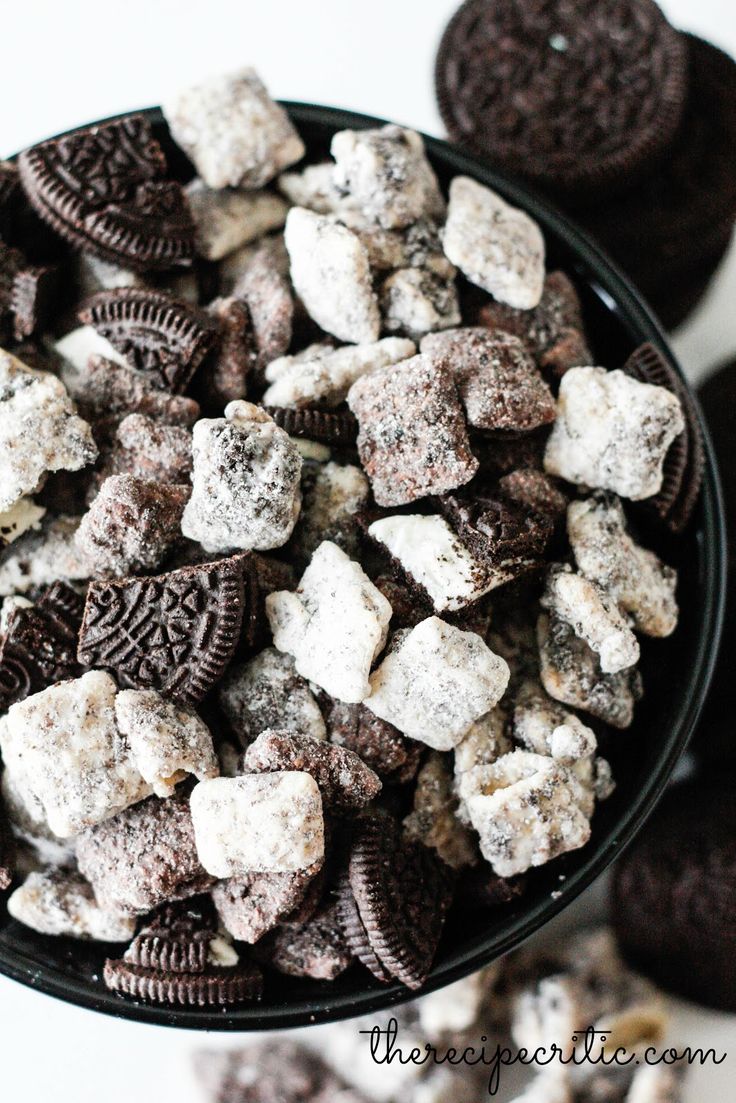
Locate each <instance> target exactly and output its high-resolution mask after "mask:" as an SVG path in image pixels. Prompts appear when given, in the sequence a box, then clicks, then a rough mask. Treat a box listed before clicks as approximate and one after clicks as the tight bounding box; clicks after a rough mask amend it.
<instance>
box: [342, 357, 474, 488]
mask: <svg viewBox="0 0 736 1103" xmlns="http://www.w3.org/2000/svg"><path fill="white" fill-rule="evenodd" d="M348 405H349V406H350V409H351V410H352V411H353V413H354V414H355V416H356V417H357V419H358V425H359V431H358V452H359V454H360V459H361V462H362V464H363V467H364V469H365V472H366V474H367V475H368V478H369V479H370V481H371V486H372V488H373V494H374V497H375V499H376V502H377V503H378V504H379V505H381V506H397V505H403V504H404V503H406V502H413V501H415V500H416V499H417V498H423V497H424V496H425V495H427V494H443V493H444V492H445V491H447V490H452V489H454V488H455V487H458V486H462V485H463V484H464V483H467V482H469V481H470V480H471V479H472V477H473V475H474V474H475V473H476V471H477V470H478V460H477V459H476V458H475V456H474V455H473V454H472V452H471V451H470V443H469V441H468V431H467V427H466V425H465V419H464V417H463V412H462V407H461V406H460V401H459V399H458V396H457V391H456V388H455V384H454V381H453V378H452V374H451V371H450V369H449V368H448V367H446V366H445V365H443V364H439V363H434V362H433V361H432V360H430V359H429V358H428V357H426V356H413V357H412V358H411V359H410V360H405V361H404V362H403V363H402V364H397V365H396V366H394V367H390V368H380V369H379V370H378V371H375V372H371V374H370V375H365V376H363V378H362V379H359V380H358V381H357V383H354V384H353V386H352V387H351V388H350V391H349V393H348Z"/></svg>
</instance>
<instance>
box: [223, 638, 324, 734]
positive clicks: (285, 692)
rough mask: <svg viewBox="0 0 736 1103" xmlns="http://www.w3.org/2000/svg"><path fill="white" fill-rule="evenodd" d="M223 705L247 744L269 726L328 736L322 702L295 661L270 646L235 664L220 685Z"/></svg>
mask: <svg viewBox="0 0 736 1103" xmlns="http://www.w3.org/2000/svg"><path fill="white" fill-rule="evenodd" d="M217 695H218V699H219V702H220V707H221V709H222V711H223V712H224V713H225V716H226V717H227V719H228V720H229V722H230V724H231V726H232V728H233V730H234V732H235V734H236V735H237V736H238V738H239V739H240V741H241V743H242V745H243V746H247V745H248V744H249V743H252V742H253V740H254V739H257V737H258V736H259V735H260V734H261V732H263V731H266V730H267V729H268V728H272V729H275V730H283V731H288V732H291V733H292V734H293V735H309V736H311V737H312V739H324V738H325V737H326V735H327V731H326V728H325V722H324V719H323V718H322V713H321V712H320V709H319V705H318V704H317V701H316V700H315V697H314V694H313V693H312V692H311V690H310V688H309V685H308V683H307V682H306V681H305V680H304V678H301V677H300V676H299V675H298V674H297V673H296V671H295V670H294V660H293V659H292V658H291V656H290V655H284V654H282V653H281V652H280V651H277V650H276V648H275V647H267V648H266V649H265V650H264V651H261V652H260V653H259V654H258V655H256V656H255V657H254V658H253V659H249V661H248V662H247V663H244V664H243V665H242V666H241V665H238V666H231V667H230V668H229V669H228V671H227V673H226V674H225V677H224V678H223V680H222V682H221V683H220V686H219V688H218V694H217Z"/></svg>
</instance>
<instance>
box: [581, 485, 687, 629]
mask: <svg viewBox="0 0 736 1103" xmlns="http://www.w3.org/2000/svg"><path fill="white" fill-rule="evenodd" d="M567 535H568V537H569V539H570V544H571V546H572V550H573V553H574V555H575V561H576V563H577V565H578V569H579V570H580V571H581V573H582V574H584V575H585V576H586V578H590V579H591V580H592V581H593V582H597V583H598V585H600V586H602V587H604V589H606V590H607V591H608V593H609V594H611V596H612V597H613V598H614V599H615V601H617V602H618V604H619V606H620V607H621V609H623V610H624V611H625V612H626V613H628V614H629V616H630V617H631V618H632V620H633V622H634V627H635V628H636V629H637V631H639V632H643V633H644V634H645V635H647V636H657V637H663V636H669V635H671V633H672V632H674V630H675V628H676V627H677V615H678V610H677V601H676V600H675V590H676V587H677V572H676V571H675V570H674V568H672V567H668V566H667V565H666V564H665V563H663V562H662V561H661V559H659V558H658V557H657V556H656V555H655V554H654V552H652V551H649V550H648V549H646V548H642V547H640V546H639V545H638V544H636V543H635V542H634V540H633V539H632V538H631V536H630V535H629V533H628V532H627V529H626V517H625V514H624V510H623V506H622V504H621V502H620V501H619V500H618V498H616V497H614V496H613V495H612V494H599V495H596V496H594V497H592V498H586V499H584V500H583V501H579V502H571V503H570V505H569V506H568V510H567Z"/></svg>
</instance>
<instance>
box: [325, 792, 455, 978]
mask: <svg viewBox="0 0 736 1103" xmlns="http://www.w3.org/2000/svg"><path fill="white" fill-rule="evenodd" d="M452 892H453V874H452V871H451V870H450V869H449V867H448V866H446V865H445V864H444V862H442V861H441V860H440V859H439V858H438V857H437V855H436V854H435V852H434V851H431V850H428V849H427V848H426V847H424V846H422V845H421V844H420V843H408V842H403V841H402V839H401V836H400V833H399V827H398V824H397V823H396V821H395V820H394V819H393V817H392V816H390V815H388V814H387V813H384V812H380V811H374V812H370V813H366V815H365V816H364V817H363V818H362V819H360V820H358V821H357V822H356V824H355V828H354V833H353V837H352V844H351V849H350V856H349V859H348V863H347V868H346V869H345V871H344V873H343V875H342V878H341V880H340V884H339V888H338V901H339V909H340V920H341V923H342V924H343V930H344V933H345V938H346V941H347V943H348V946H349V947H350V949H351V950H352V951H353V952H354V953H355V955H356V956H357V957H358V958H360V960H361V961H362V962H363V964H364V965H366V966H367V967H368V968H369V969H370V970H371V972H372V973H373V975H374V976H376V977H377V978H378V979H379V980H382V981H386V980H387V979H389V978H394V979H396V980H399V981H401V983H402V984H405V985H406V986H407V987H408V988H420V987H421V986H422V984H423V983H424V981H425V980H426V979H427V976H428V975H429V971H430V969H431V967H432V961H433V960H434V956H435V953H436V950H437V945H438V943H439V939H440V935H441V933H442V927H443V925H444V922H445V916H446V914H447V910H448V908H449V906H450V903H451V900H452Z"/></svg>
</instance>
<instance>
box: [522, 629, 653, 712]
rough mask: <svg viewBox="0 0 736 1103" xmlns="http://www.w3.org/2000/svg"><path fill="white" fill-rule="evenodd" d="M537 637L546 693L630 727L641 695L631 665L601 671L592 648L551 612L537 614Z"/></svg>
mask: <svg viewBox="0 0 736 1103" xmlns="http://www.w3.org/2000/svg"><path fill="white" fill-rule="evenodd" d="M537 638H538V642H539V663H540V674H541V678H542V685H543V686H544V688H545V689H546V690H547V693H549V695H550V697H554V699H555V701H561V702H562V704H563V705H572V707H573V708H577V709H582V711H583V712H589V713H590V714H591V716H597V717H598V719H599V720H603V721H604V723H606V724H610V725H611V727H614V728H628V727H630V725H631V721H632V720H633V718H634V703H635V702H636V700H637V699H638V697H640V696H641V682H640V678H639V675H638V673H637V671H636V670H635V668H629V669H627V670H621V671H619V673H618V674H605V673H604V672H603V671H602V670H601V668H600V664H599V662H598V656H597V655H596V653H595V651H592V650H591V648H590V647H588V645H587V643H586V642H585V641H584V640H582V639H581V638H580V637H579V636H577V635H576V634H575V632H574V630H573V628H572V627H571V626H570V625H569V624H568V623H567V622H566V621H564V620H561V619H560V618H559V617H557V616H555V615H554V614H553V615H551V616H547V614H545V613H543V614H542V615H541V616H540V618H539V621H538V624H537Z"/></svg>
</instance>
